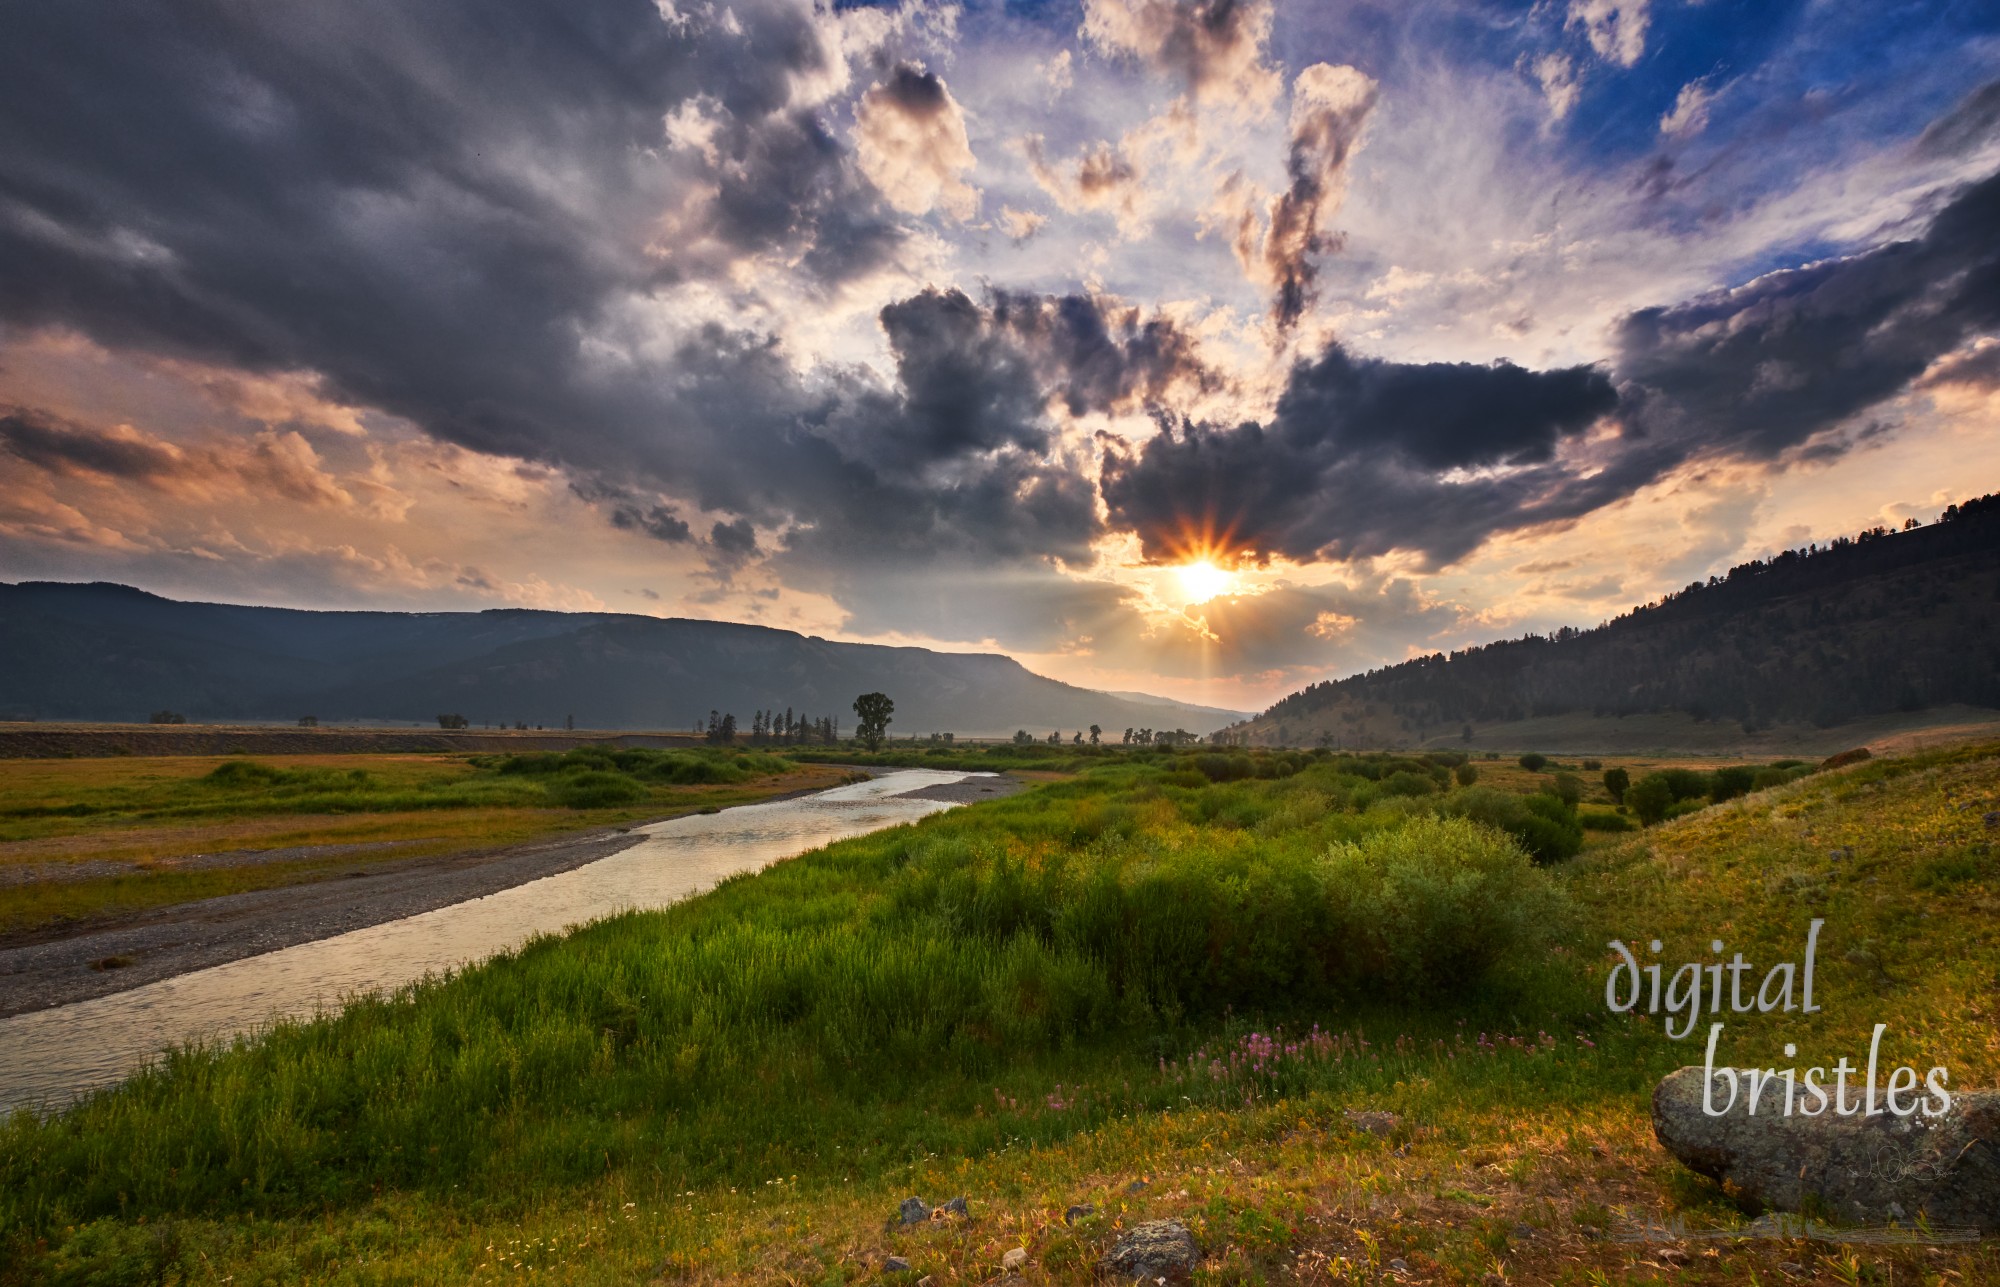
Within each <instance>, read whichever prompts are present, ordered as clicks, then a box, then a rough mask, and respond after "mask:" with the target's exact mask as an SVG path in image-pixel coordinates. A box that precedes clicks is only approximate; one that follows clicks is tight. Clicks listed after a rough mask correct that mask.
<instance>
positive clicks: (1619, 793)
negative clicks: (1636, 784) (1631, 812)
mask: <svg viewBox="0 0 2000 1287" xmlns="http://www.w3.org/2000/svg"><path fill="white" fill-rule="evenodd" d="M1631 785H1632V775H1631V774H1630V773H1627V772H1626V771H1625V770H1624V769H1606V770H1604V790H1605V791H1606V792H1607V793H1608V794H1609V795H1610V796H1611V798H1612V799H1613V800H1614V801H1616V802H1617V803H1619V804H1623V803H1625V788H1626V787H1629V786H1631Z"/></svg>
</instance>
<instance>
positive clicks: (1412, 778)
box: [1382, 769, 1437, 795]
mask: <svg viewBox="0 0 2000 1287" xmlns="http://www.w3.org/2000/svg"><path fill="white" fill-rule="evenodd" d="M1436 790H1437V783H1436V782H1434V781H1432V780H1431V776H1430V774H1428V773H1411V772H1410V771H1408V770H1407V769H1405V770H1401V771H1399V772H1396V773H1391V774H1390V775H1389V776H1388V777H1386V778H1384V779H1382V794H1383V795H1430V794H1432V793H1433V792H1435V791H1436Z"/></svg>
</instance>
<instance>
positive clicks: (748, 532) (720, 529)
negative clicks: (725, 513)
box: [708, 518, 757, 559]
mask: <svg viewBox="0 0 2000 1287" xmlns="http://www.w3.org/2000/svg"><path fill="white" fill-rule="evenodd" d="M708 539H709V543H710V544H711V545H713V546H715V548H716V549H717V550H718V551H720V552H721V553H723V554H725V555H727V556H729V557H730V558H736V559H747V558H749V557H750V556H751V555H753V554H755V553H756V552H757V532H756V530H755V529H754V528H752V527H751V526H750V523H749V520H747V519H741V518H739V519H737V520H735V521H734V522H730V523H717V524H716V525H715V526H714V527H712V528H710V529H709V532H708Z"/></svg>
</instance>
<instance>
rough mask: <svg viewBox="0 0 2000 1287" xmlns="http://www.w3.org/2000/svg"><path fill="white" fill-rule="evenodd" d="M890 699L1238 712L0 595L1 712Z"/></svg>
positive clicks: (1037, 714) (631, 638)
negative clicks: (876, 695) (873, 695)
mask: <svg viewBox="0 0 2000 1287" xmlns="http://www.w3.org/2000/svg"><path fill="white" fill-rule="evenodd" d="M873 691H881V692H886V693H888V694H889V695H890V696H891V697H892V698H894V699H895V702H896V714H895V723H894V724H893V725H892V727H891V732H892V733H895V734H897V735H907V734H911V733H929V732H952V733H957V734H961V735H965V736H994V735H1006V734H1011V733H1012V732H1013V731H1014V730H1015V729H1017V728H1026V729H1028V730H1029V731H1030V732H1033V733H1035V734H1037V735H1038V736H1045V735H1046V734H1047V733H1048V732H1049V731H1050V730H1053V729H1062V730H1065V731H1074V730H1076V729H1079V728H1083V727H1086V726H1088V725H1090V724H1093V723H1094V724H1099V725H1102V726H1103V727H1104V728H1106V729H1116V730H1118V731H1120V732H1121V733H1122V731H1123V730H1124V729H1125V728H1126V727H1128V726H1135V727H1136V726H1143V727H1149V728H1185V729H1187V730H1188V731H1189V732H1195V733H1207V732H1209V731H1211V730H1213V729H1215V728H1219V727H1221V726H1222V725H1224V724H1226V723H1228V722H1230V721H1231V720H1234V719H1239V718H1241V715H1240V713H1239V712H1234V711H1224V710H1212V709H1209V708H1206V707H1197V706H1188V705H1186V704H1184V703H1180V702H1172V701H1168V700H1166V699H1159V698H1146V697H1144V696H1143V695H1136V694H1125V695H1119V696H1112V695H1109V694H1105V693H1098V692H1093V691H1091V690H1090V689H1086V688H1078V687H1075V686H1074V685H1070V684H1064V683H1058V682H1057V681H1055V680H1052V679H1047V678H1044V677H1042V676H1040V675H1036V674H1034V673H1032V672H1030V671H1028V670H1027V669H1025V668H1023V667H1022V666H1021V665H1020V663H1018V662H1016V661H1014V660H1013V659H1012V658H1009V657H1002V656H997V655H994V654H991V653H977V654H973V653H942V652H933V651H931V650H929V649H925V648H888V647H881V646H877V645H873V644H852V643H834V642H830V641H828V640H825V639H820V638H816V637H813V638H809V637H807V636H805V635H800V634H795V633H793V632H792V631H789V630H773V629H770V628H769V627H765V626H749V625H737V624H733V623H729V622H719V621H690V620H684V619H672V620H661V619H658V618H654V617H640V616H627V615H622V614H616V613H567V612H540V611H533V610H527V609H498V610H494V611H488V612H423V613H409V612H308V611H300V610H296V609H290V608H258V607H240V606H233V605H228V604H216V603H184V602H179V601H177V600H173V599H164V598H161V597H159V596H158V595H153V594H148V593H146V592H144V591H142V590H135V589H132V588H131V587H129V586H122V585H108V584H103V583H97V584H90V585H72V584H63V583H56V582H25V583H23V584H20V585H4V584H0V718H14V719H44V720H58V719H60V720H144V719H145V718H146V717H147V715H148V714H149V713H150V712H152V711H155V710H161V709H168V710H173V711H177V712H179V713H181V714H183V715H185V716H187V717H188V718H189V719H191V720H196V721H202V720H257V719H279V720H291V719H295V718H297V717H298V716H300V715H314V716H317V717H318V718H319V719H321V720H338V719H361V720H422V721H431V720H433V719H434V718H435V717H436V716H438V715H440V714H448V713H449V714H463V715H464V716H465V717H466V718H467V719H468V720H470V721H471V722H472V723H473V724H474V725H475V726H476V725H482V724H487V723H493V724H511V723H513V722H515V721H517V720H518V721H525V722H527V723H529V724H531V725H534V724H541V725H546V726H548V727H560V726H561V725H562V724H563V722H564V720H565V719H567V718H568V717H570V716H574V717H575V719H576V722H577V725H578V726H579V727H583V728H610V729H618V728H651V729H685V728H690V727H691V726H692V725H693V724H694V722H695V721H696V720H697V719H706V717H707V715H708V712H709V711H710V710H718V711H724V712H729V713H733V714H734V715H735V716H736V717H737V721H738V723H739V724H740V725H741V726H742V727H743V729H744V730H745V731H746V732H747V731H748V729H749V727H750V719H751V714H752V712H753V711H756V710H771V709H776V710H778V711H781V712H782V711H784V710H785V709H786V708H788V707H789V708H791V709H792V710H794V711H796V712H797V713H798V714H799V715H800V716H801V717H806V716H811V717H818V716H820V715H832V716H834V717H836V718H837V719H839V720H840V722H841V726H842V727H843V728H847V727H850V726H851V725H852V723H853V711H852V709H851V704H852V702H853V701H854V698H855V696H856V695H857V694H860V693H864V692H873Z"/></svg>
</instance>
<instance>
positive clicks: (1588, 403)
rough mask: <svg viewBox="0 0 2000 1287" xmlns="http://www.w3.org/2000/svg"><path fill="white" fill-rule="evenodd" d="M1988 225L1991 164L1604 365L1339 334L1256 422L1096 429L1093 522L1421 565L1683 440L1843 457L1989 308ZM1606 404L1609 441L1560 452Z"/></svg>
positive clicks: (1969, 359)
mask: <svg viewBox="0 0 2000 1287" xmlns="http://www.w3.org/2000/svg"><path fill="white" fill-rule="evenodd" d="M1995 228H2000V176H1995V177H1992V178H1989V179H1986V180H1983V181H1981V182H1979V183H1977V184H1974V185H1971V186H1970V187H1967V188H1965V189H1963V190H1962V191H1959V192H1957V193H1955V194H1953V195H1952V196H1951V197H1950V198H1949V199H1948V200H1947V201H1946V202H1945V203H1944V204H1943V205H1942V207H1941V208H1940V209H1939V211H1938V213H1937V215H1936V216H1935V217H1934V218H1933V219H1932V221H1931V224H1930V227H1929V228H1928V229H1927V230H1926V231H1925V233H1924V234H1923V235H1922V236H1921V237H1918V238H1916V239H1914V240H1909V241H1902V242H1896V243H1892V244H1889V245H1884V246H1881V247H1878V248H1876V249H1874V250H1869V251H1866V252H1863V253H1860V254H1857V255H1853V256H1850V257H1847V258H1843V259H1835V260H1828V261H1826V262H1824V263H1818V264H1813V265H1809V266H1807V267H1803V268H1798V269H1792V270H1787V271H1782V272H1775V273H1770V274H1767V275H1766V276H1764V277H1761V278H1759V279H1757V280H1756V281H1753V282H1751V283H1749V284H1748V285H1745V286H1742V287H1739V288H1737V289H1735V290H1731V291H1723V292H1718V293H1716V294H1713V295H1709V296H1704V297H1702V298H1699V299H1696V300H1692V301H1689V302H1687V303H1684V304H1679V305H1676V306H1674V307H1671V308H1655V309H1646V310H1642V311H1640V312H1638V313H1634V314H1632V315H1630V316H1628V317H1627V318H1625V319H1624V320H1623V321H1622V322H1621V323H1620V325H1619V327H1618V331H1617V335H1616V352H1615V357H1614V359H1613V362H1612V364H1611V366H1612V370H1613V373H1614V376H1615V380H1616V383H1615V386H1614V383H1613V378H1612V377H1607V376H1606V375H1605V374H1604V373H1602V372H1600V371H1598V370H1597V369H1595V368H1591V367H1572V368H1569V369H1566V370H1557V371H1541V372H1535V371H1528V370H1524V369H1522V368H1520V367H1515V366H1511V365H1508V364H1505V363H1501V364H1496V365H1494V366H1491V367H1479V366H1470V365H1465V364H1445V363H1428V364H1406V363H1392V362H1383V361H1377V360H1373V359H1360V358H1355V357H1353V356H1351V355H1349V354H1348V353H1347V352H1345V351H1344V350H1343V349H1341V348H1339V347H1338V346H1336V347H1334V348H1331V349H1329V350H1328V351H1327V352H1326V353H1325V354H1323V355H1322V356H1321V357H1320V358H1319V359H1318V360H1317V361H1315V362H1313V363H1310V364H1301V365H1300V366H1299V367H1297V368H1295V369H1294V371H1293V373H1292V376H1291V379H1290V380H1289V382H1288V384H1287V386H1286V389H1285V392H1284V394H1283V396H1282V397H1281V399H1280V401H1279V403H1278V407H1277V411H1276V414H1275V415H1274V416H1273V417H1272V418H1271V420H1270V422H1269V423H1268V424H1263V423H1246V424H1243V425H1239V426H1236V427H1233V428H1230V427H1224V426H1216V425H1209V424H1200V423H1187V422H1174V421H1172V420H1168V421H1166V422H1165V426H1164V431H1163V432H1162V433H1161V434H1160V435H1158V436H1157V437H1155V438H1153V439H1151V440H1149V441H1148V442H1147V443H1145V444H1144V445H1143V446H1142V447H1140V448H1139V449H1138V450H1137V451H1136V452H1127V451H1123V450H1119V449H1117V448H1113V449H1112V450H1110V451H1109V452H1108V453H1107V456H1106V460H1105V465H1104V470H1103V474H1102V478H1101V489H1102V492H1103V496H1104V500H1105V503H1106V505H1107V507H1108V509H1109V512H1110V521H1111V523H1112V525H1113V526H1114V527H1118V528H1129V529H1131V530H1133V531H1136V532H1137V533H1138V534H1139V536H1140V537H1141V540H1142V542H1143V545H1144V549H1145V552H1146V555H1147V557H1149V558H1152V559H1158V560H1173V559H1176V558H1181V557H1185V556H1186V555H1187V553H1188V552H1189V551H1190V550H1191V549H1204V550H1206V549H1215V550H1220V551H1222V552H1224V553H1226V554H1229V555H1232V556H1238V557H1248V558H1253V559H1263V558H1268V557H1270V556H1273V555H1282V556H1284V557H1287V558H1291V559H1297V560H1311V559H1324V558H1335V559H1339V558H1350V557H1355V556H1368V555H1378V554H1383V553H1387V552H1389V551H1391V550H1397V549H1402V550H1412V551H1416V552H1419V553H1421V554H1423V555H1424V556H1425V557H1426V558H1427V559H1429V560H1430V561H1431V562H1432V563H1433V564H1434V565H1435V564H1445V563H1450V562H1452V561H1454V560H1456V559H1458V558H1461V557H1463V556H1464V555H1465V554H1467V553H1469V552H1470V551H1472V550H1474V549H1476V548H1477V547H1478V546H1479V545H1480V544H1481V543H1482V542H1483V541H1485V540H1486V539H1487V538H1489V537H1491V536H1493V535H1495V534H1498V533H1503V532H1510V531H1519V530H1522V529H1525V528H1530V527H1536V526H1540V525H1543V524H1548V523H1561V522H1567V521H1571V520H1574V519H1576V518H1579V517H1581V516H1582V515H1584V514H1587V513H1589V512H1591V511H1592V510H1594V509H1597V508H1599V507H1601V506H1603V505H1606V504H1609V503H1611V502H1613V501H1616V500H1620V499H1622V498H1624V497H1626V496H1629V495H1630V494H1631V493H1632V492H1633V491H1635V490H1637V489H1638V488H1640V487H1643V486H1645V485H1647V484H1648V483H1651V482H1654V481H1656V480H1658V479H1659V478H1661V477H1662V476H1664V475H1665V474H1666V473H1667V472H1668V471H1670V470H1672V469H1674V468H1676V467H1677V466H1680V465H1682V464H1685V463H1686V462H1688V461H1690V460H1696V459H1702V458H1729V459H1739V460H1753V461H1775V460H1780V459H1789V458H1792V456H1794V455H1796V456H1797V457H1798V458H1801V459H1807V458H1810V459H1827V458H1831V457H1834V456H1838V455H1840V454H1842V453H1844V452H1846V451H1850V450H1853V449H1854V448H1855V447H1857V446H1859V445H1861V444H1864V443H1867V442H1870V441H1879V440H1881V439H1882V438H1883V437H1884V436H1885V434H1886V433H1887V432H1888V430H1887V428H1886V426H1885V425H1883V424H1882V423H1881V422H1879V421H1876V422H1871V423H1869V424H1867V425H1865V426H1860V427H1857V425H1856V423H1855V422H1856V419H1857V417H1859V416H1860V415H1861V413H1863V412H1866V411H1867V410H1868V409H1869V408H1871V407H1874V406H1876V405H1878V404H1880V403H1882V402H1884V401H1885V400H1887V399H1889V398H1892V397H1895V396H1896V395H1898V394H1900V393H1902V392H1904V391H1905V390H1907V389H1909V388H1911V387H1912V386H1913V385H1914V384H1915V382H1916V381H1917V380H1919V378H1921V377H1923V376H1924V374H1925V372H1926V371H1927V370H1930V369H1931V368H1932V367H1933V365H1934V364H1937V363H1939V362H1941V361H1944V360H1946V359H1952V358H1953V355H1954V354H1955V353H1958V352H1959V350H1960V349H1961V346H1963V345H1964V344H1966V342H1967V341H1969V340H1971V339H1973V338H1975V337H1978V336H1981V335H1986V334H1991V333H1992V332H1993V331H1994V330H1995V329H1996V328H2000V238H1996V237H1995V235H1994V232H1993V230H1994V229H1995ZM1980 352H1982V353H1983V350H1981V351H1980ZM1953 361H1954V362H1956V363H1962V364H1964V365H1965V369H1966V373H1967V374H1966V378H1965V379H1964V380H1961V381H1960V382H1969V381H1972V380H1976V379H1977V377H1978V375H1979V372H1980V370H1981V369H1982V367H1983V361H1982V359H1981V358H1980V356H1979V353H1971V354H1967V355H1965V356H1962V357H1958V358H1955V359H1953ZM1951 369H1953V368H1939V369H1938V371H1937V372H1936V373H1935V379H1936V380H1937V381H1938V382H1945V381H1947V380H1949V379H1951V378H1953V377H1952V376H1951V375H1950V374H1949V371H1950V370H1951ZM1614 415H1615V417H1616V419H1617V421H1618V422H1619V423H1620V425H1621V433H1620V434H1619V435H1618V436H1617V437H1616V438H1615V439H1614V440H1611V441H1608V442H1604V443H1601V444H1598V445H1597V447H1596V448H1594V449H1593V450H1592V451H1591V452H1590V453H1588V454H1587V458H1586V459H1580V460H1565V459H1563V458H1562V457H1561V456H1560V455H1559V453H1558V451H1557V448H1558V446H1559V445H1560V444H1561V443H1562V442H1563V440H1564V439H1566V438H1570V437H1573V436H1575V435H1577V434H1579V433H1580V432H1582V431H1583V430H1585V429H1587V428H1589V427H1590V426H1591V425H1593V424H1596V423H1598V422H1599V421H1602V420H1605V419H1607V418H1608V417H1613V416H1614Z"/></svg>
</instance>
